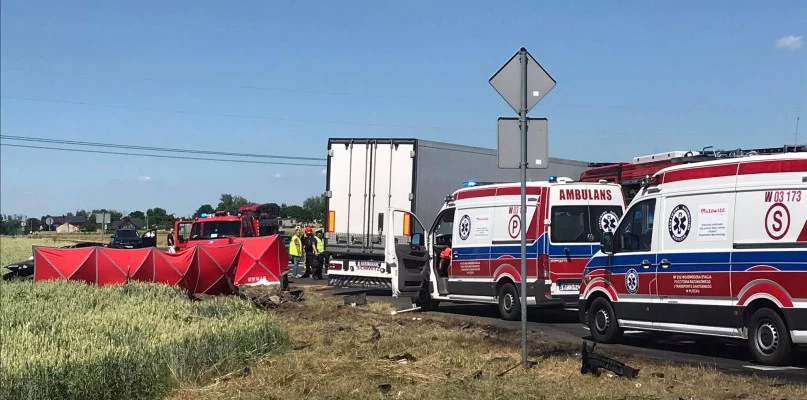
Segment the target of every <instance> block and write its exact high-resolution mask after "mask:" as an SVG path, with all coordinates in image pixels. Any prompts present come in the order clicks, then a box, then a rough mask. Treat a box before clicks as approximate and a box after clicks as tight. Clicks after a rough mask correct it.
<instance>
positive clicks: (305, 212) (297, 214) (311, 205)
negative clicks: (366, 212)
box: [192, 193, 328, 223]
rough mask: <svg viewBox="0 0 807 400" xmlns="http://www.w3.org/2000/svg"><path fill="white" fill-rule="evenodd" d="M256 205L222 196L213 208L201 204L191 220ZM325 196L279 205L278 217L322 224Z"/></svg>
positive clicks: (240, 199)
mask: <svg viewBox="0 0 807 400" xmlns="http://www.w3.org/2000/svg"><path fill="white" fill-rule="evenodd" d="M251 203H257V202H252V201H249V200H247V199H246V198H245V197H243V196H238V195H232V194H223V195H221V198H220V199H219V204H218V206H216V207H213V206H212V205H211V204H202V205H201V206H199V208H198V209H197V210H196V212H194V213H193V215H192V217H193V218H198V217H200V216H201V215H202V214H213V213H214V212H216V211H224V212H234V211H238V209H239V208H241V207H242V206H245V205H247V204H251ZM327 204H328V203H327V200H326V197H325V194H324V193H323V194H321V195H319V196H311V197H309V198H307V199H305V201H303V204H302V205H289V204H285V203H283V204H281V205H280V217H281V218H292V219H295V220H297V221H298V222H301V223H308V222H320V223H321V222H323V221H325V217H326V214H327V213H328V205H327Z"/></svg>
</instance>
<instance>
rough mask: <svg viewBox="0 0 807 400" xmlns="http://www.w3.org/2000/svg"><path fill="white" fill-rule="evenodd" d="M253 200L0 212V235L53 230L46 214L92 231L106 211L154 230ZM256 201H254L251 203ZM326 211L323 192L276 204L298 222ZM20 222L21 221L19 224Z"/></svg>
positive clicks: (224, 197)
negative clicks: (172, 208) (182, 212)
mask: <svg viewBox="0 0 807 400" xmlns="http://www.w3.org/2000/svg"><path fill="white" fill-rule="evenodd" d="M250 203H253V202H251V201H249V200H247V199H246V198H245V197H243V196H239V195H233V194H227V193H225V194H222V195H221V197H219V202H218V204H217V205H216V207H213V206H212V205H211V204H209V203H208V204H202V205H201V206H200V207H199V208H198V209H197V210H196V212H194V213H193V215H190V216H185V217H178V216H175V215H174V214H169V213H168V211H166V210H165V209H164V208H161V207H154V208H149V209H147V210H146V211H139V210H136V211H132V212H130V213H128V214H126V215H124V213H123V212H121V211H118V210H113V209H105V208H101V209H94V210H76V211H75V212H67V213H65V214H63V215H55V216H54V215H43V216H42V217H40V218H26V217H25V216H23V215H17V214H14V215H0V235H14V234H19V233H24V234H29V233H32V232H39V231H48V230H55V229H56V227H55V226H48V225H47V224H46V221H47V219H48V217H84V218H86V221H85V222H83V223H82V224H81V227H80V229H81V230H82V231H84V232H96V231H98V230H99V229H101V228H102V226H101V224H98V223H96V222H95V215H97V214H104V213H108V214H109V215H110V221H111V222H114V221H120V220H121V219H123V218H124V217H129V218H137V219H139V220H140V221H141V222H142V223H144V224H145V223H146V220H148V225H149V226H154V227H156V228H157V229H161V230H167V229H170V228H172V227H173V226H174V221H176V220H177V219H180V218H184V219H189V218H198V217H200V216H201V215H202V214H213V213H215V212H216V211H225V212H230V213H233V212H236V211H238V209H239V208H240V207H241V206H244V205H247V204H250ZM255 203H256V202H255ZM327 213H328V207H327V200H326V197H325V194H324V193H323V194H321V195H318V196H311V197H309V198H307V199H305V201H303V204H302V205H289V204H285V203H284V204H281V205H280V217H281V218H292V219H295V220H297V221H298V222H300V223H317V222H318V223H322V222H323V221H325V218H326V215H327ZM23 222H25V224H24V226H23Z"/></svg>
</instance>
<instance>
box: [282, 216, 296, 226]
mask: <svg viewBox="0 0 807 400" xmlns="http://www.w3.org/2000/svg"><path fill="white" fill-rule="evenodd" d="M280 226H281V227H283V228H294V227H296V226H298V224H297V220H296V219H294V218H282V219H281V220H280Z"/></svg>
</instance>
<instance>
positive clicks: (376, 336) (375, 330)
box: [364, 326, 381, 343]
mask: <svg viewBox="0 0 807 400" xmlns="http://www.w3.org/2000/svg"><path fill="white" fill-rule="evenodd" d="M378 339H381V331H379V330H378V328H376V327H375V326H373V333H372V334H370V338H369V339H367V340H366V341H364V343H375V342H377V341H378Z"/></svg>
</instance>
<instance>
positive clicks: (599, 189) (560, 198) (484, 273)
mask: <svg viewBox="0 0 807 400" xmlns="http://www.w3.org/2000/svg"><path fill="white" fill-rule="evenodd" d="M520 205H521V187H520V184H518V183H508V184H495V185H483V186H477V187H469V188H464V189H461V190H458V191H456V192H454V194H453V195H451V196H448V198H447V199H446V202H445V204H444V206H443V207H442V210H441V211H440V212H439V214H438V215H437V218H436V219H435V221H434V222H433V223H430V225H429V228H428V229H424V225H423V224H422V223H421V222H420V221H418V219H417V217H416V216H414V215H412V214H411V213H409V212H407V211H404V210H397V209H390V211H389V212H388V213H387V214H386V223H385V224H386V228H387V229H386V232H387V235H386V238H387V239H386V240H387V242H386V246H385V261H386V264H387V267H388V268H389V269H390V270H391V272H392V274H393V279H392V285H393V296H402V295H409V296H413V297H416V298H417V303H418V304H419V305H421V306H422V307H426V308H431V307H435V306H436V305H437V303H438V302H439V301H451V302H475V303H489V304H498V307H499V311H500V313H501V315H502V318H504V319H508V320H514V319H517V318H519V316H520V311H521V305H520V302H519V287H520V286H519V285H520V283H521V261H520V260H521V224H522V223H526V224H527V230H526V232H527V233H526V236H527V278H526V279H527V288H528V293H527V298H528V300H527V301H528V304H527V305H555V306H573V307H574V306H576V305H577V299H578V293H579V288H580V282H581V280H582V277H583V268H584V267H585V265H586V262H587V261H588V259H589V258H590V257H591V256H592V254H594V252H596V251H597V250H598V249H599V241H600V237H601V236H602V232H612V231H613V230H614V229H616V224H617V221H618V220H619V217H620V216H621V215H622V211H623V210H624V207H625V202H624V199H623V197H622V191H621V190H620V187H619V185H616V184H611V183H605V182H603V183H576V182H572V180H571V179H569V178H560V179H557V178H555V177H550V178H549V181H544V182H529V183H528V184H527V214H526V215H527V221H526V222H524V221H521V217H520V215H521V208H520ZM389 232H394V234H390V233H389ZM447 247H450V248H451V251H450V252H449V253H448V254H449V255H450V261H449V260H446V262H447V263H448V264H446V265H447V266H448V268H447V271H446V270H444V269H441V262H442V260H441V257H440V254H441V253H443V251H444V250H445V249H446V248H447Z"/></svg>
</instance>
